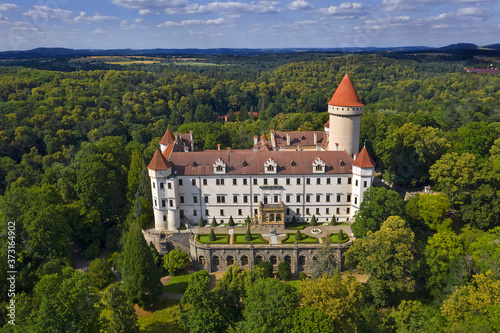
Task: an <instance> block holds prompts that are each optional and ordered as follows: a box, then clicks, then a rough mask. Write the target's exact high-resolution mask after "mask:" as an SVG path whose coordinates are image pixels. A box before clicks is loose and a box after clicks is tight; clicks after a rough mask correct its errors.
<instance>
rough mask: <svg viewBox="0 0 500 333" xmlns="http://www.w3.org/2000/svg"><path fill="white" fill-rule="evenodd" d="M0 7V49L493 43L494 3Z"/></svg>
mask: <svg viewBox="0 0 500 333" xmlns="http://www.w3.org/2000/svg"><path fill="white" fill-rule="evenodd" d="M11 1H12V2H2V0H0V51H9V50H29V49H32V48H36V47H67V48H74V49H113V48H131V49H145V48H200V49H205V48H221V47H222V48H310V47H321V48H330V47H331V48H337V47H371V46H375V47H391V46H417V45H423V46H445V45H449V44H452V43H459V42H468V43H474V44H477V45H487V44H494V43H500V19H499V18H500V0H496V1H492V0H437V1H436V0H372V1H371V0H357V2H343V1H342V0H341V1H332V0H328V1H327V0H282V1H279V0H260V1H259V0H256V1H249V0H230V1H211V0H79V1H77V0H39V1H27V0H11Z"/></svg>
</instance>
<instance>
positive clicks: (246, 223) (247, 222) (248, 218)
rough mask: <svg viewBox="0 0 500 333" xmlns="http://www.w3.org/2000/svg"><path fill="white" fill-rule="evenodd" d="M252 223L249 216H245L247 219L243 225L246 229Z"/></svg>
mask: <svg viewBox="0 0 500 333" xmlns="http://www.w3.org/2000/svg"><path fill="white" fill-rule="evenodd" d="M251 222H252V221H250V216H247V219H246V220H245V225H246V226H247V227H248V226H249V225H250V223H251Z"/></svg>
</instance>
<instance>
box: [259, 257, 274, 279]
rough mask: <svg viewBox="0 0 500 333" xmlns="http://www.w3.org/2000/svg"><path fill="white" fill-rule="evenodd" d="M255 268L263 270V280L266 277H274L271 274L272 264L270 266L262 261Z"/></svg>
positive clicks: (267, 262)
mask: <svg viewBox="0 0 500 333" xmlns="http://www.w3.org/2000/svg"><path fill="white" fill-rule="evenodd" d="M257 266H258V267H260V268H263V269H264V277H265V278H266V277H269V278H272V277H273V275H274V274H273V264H271V263H270V262H269V261H262V262H260V263H259V264H258V265H257Z"/></svg>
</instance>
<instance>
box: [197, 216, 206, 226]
mask: <svg viewBox="0 0 500 333" xmlns="http://www.w3.org/2000/svg"><path fill="white" fill-rule="evenodd" d="M198 226H199V227H200V228H201V227H204V226H205V220H204V219H203V217H202V216H200V221H199V222H198Z"/></svg>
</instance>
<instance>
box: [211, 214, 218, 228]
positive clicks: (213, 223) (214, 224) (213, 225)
mask: <svg viewBox="0 0 500 333" xmlns="http://www.w3.org/2000/svg"><path fill="white" fill-rule="evenodd" d="M216 226H217V221H216V220H215V216H214V218H213V219H212V227H214V228H215V227H216Z"/></svg>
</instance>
